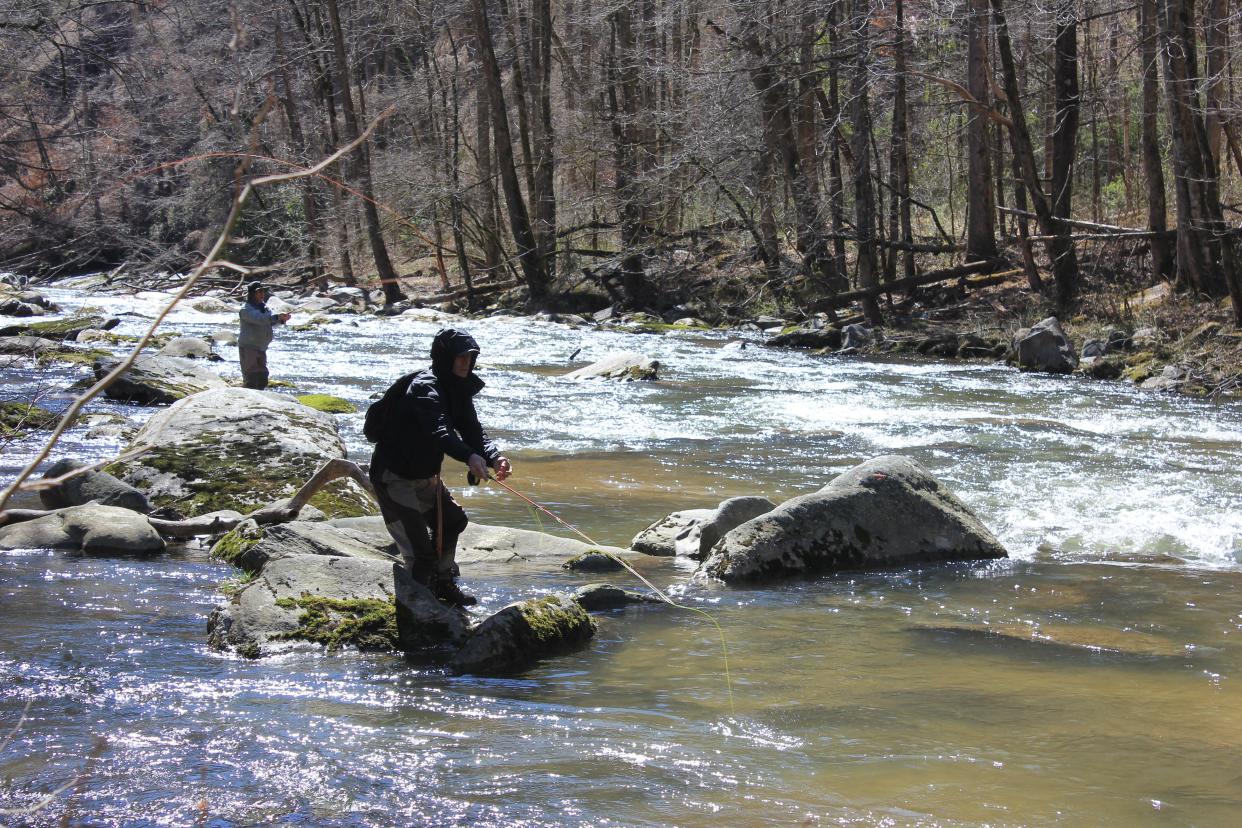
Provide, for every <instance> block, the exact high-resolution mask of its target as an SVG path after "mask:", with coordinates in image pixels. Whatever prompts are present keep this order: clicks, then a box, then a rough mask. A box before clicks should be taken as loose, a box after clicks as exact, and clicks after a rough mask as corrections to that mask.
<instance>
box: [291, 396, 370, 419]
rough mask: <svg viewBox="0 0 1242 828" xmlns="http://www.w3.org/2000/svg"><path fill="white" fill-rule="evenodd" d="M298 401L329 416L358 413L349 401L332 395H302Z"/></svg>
mask: <svg viewBox="0 0 1242 828" xmlns="http://www.w3.org/2000/svg"><path fill="white" fill-rule="evenodd" d="M296 399H297V401H298V402H300V403H301V404H302V405H305V406H307V407H309V408H313V409H315V410H316V411H323V412H325V413H328V414H355V413H357V411H358V409H357V408H355V407H354V405H353V403H351V402H349V400H343V399H341V398H340V397H334V396H332V395H331V394H302V395H301V396H299V397H296Z"/></svg>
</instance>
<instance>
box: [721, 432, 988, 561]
mask: <svg viewBox="0 0 1242 828" xmlns="http://www.w3.org/2000/svg"><path fill="white" fill-rule="evenodd" d="M1006 556H1007V553H1006V552H1005V549H1004V547H1002V546H1001V545H1000V542H999V541H997V540H996V538H995V537H993V536H992V533H991V532H989V531H988V530H987V528H986V527H985V526H984V525H983V524H982V523H981V522H980V521H979V519H978V518H977V517H976V516H975V515H974V514H973V513H972V512H971V511H970V510H969V509H968V508H967V507H966V505H965V504H963V503H962V502H961V501H960V500H958V499H957V498H956V497H955V496H954V495H953V494H952V493H951V492H950V491H949V490H948V489H946V488H945V487H944V486H943V485H942V484H941V483H940V482H939V481H938V480H936V478H934V477H933V476H932V475H931V473H930V472H928V471H927V470H926V469H924V468H923V467H922V466H920V465H919V464H918V463H916V462H915V461H913V460H911V459H910V458H907V457H900V456H887V457H877V458H875V459H873V460H869V461H867V462H866V463H862V464H860V465H858V466H855V467H854V468H852V469H850V470H849V471H846V472H845V473H843V474H841V475H840V476H839V477H837V478H836V479H834V480H833V481H832V482H830V483H829V484H828V485H827V486H825V487H824V488H822V489H820V490H819V491H818V492H815V493H813V494H809V495H803V496H801V497H795V498H793V499H792V500H787V501H785V502H784V503H782V504H781V505H780V506H778V507H777V508H775V509H773V510H772V511H770V512H768V513H767V514H764V515H760V516H759V517H757V518H754V519H753V520H749V521H747V522H745V523H743V524H741V525H740V526H738V527H737V528H736V529H733V530H732V531H730V532H729V533H727V534H726V535H725V536H724V537H723V538H722V539H721V540H720V542H719V543H717V544H716V545H715V547H713V549H712V551H711V554H710V556H709V557H708V559H707V560H706V561H705V562H704V563H703V565H702V566H701V567H700V568H699V571H700V572H703V573H705V574H707V575H709V576H711V577H714V578H719V579H721V580H723V581H726V582H729V583H738V582H745V581H757V580H761V579H765V578H775V577H788V576H793V575H812V574H821V573H828V572H836V571H840V570H855V569H868V568H889V567H894V566H913V565H918V564H925V563H939V562H943V561H957V560H980V559H988V558H1003V557H1006Z"/></svg>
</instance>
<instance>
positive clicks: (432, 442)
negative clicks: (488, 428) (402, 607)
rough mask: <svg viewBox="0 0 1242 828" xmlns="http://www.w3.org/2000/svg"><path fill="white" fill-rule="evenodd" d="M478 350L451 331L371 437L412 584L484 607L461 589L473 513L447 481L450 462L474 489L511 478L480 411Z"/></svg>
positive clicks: (370, 423) (377, 478) (371, 420)
mask: <svg viewBox="0 0 1242 828" xmlns="http://www.w3.org/2000/svg"><path fill="white" fill-rule="evenodd" d="M478 356H479V346H478V343H476V342H475V341H474V338H473V337H471V336H470V335H469V334H468V333H466V332H465V331H459V330H455V329H453V328H447V329H445V330H442V331H440V332H439V333H438V334H436V336H435V339H434V340H432V343H431V368H430V369H424V370H422V371H417V372H415V373H413V374H407V375H406V376H404V377H402V378H401V379H399V380H397V382H395V383H394V384H393V385H392V386H391V387H390V388H389V389H388V390H387V391H386V392H385V393H384V396H383V398H382V399H380V400H379V401H378V402H376V403H375V404H374V405H372V406H371V408H370V409H368V411H367V416H366V424H365V426H364V429H363V430H364V432H365V434H366V437H367V439H368V440H371V441H372V442H374V443H375V451H374V452H373V453H372V454H371V483H372V484H373V485H374V486H375V493H376V495H377V496H378V499H379V504H380V512H381V513H382V514H383V516H384V523H385V524H386V525H387V527H388V532H389V534H391V535H392V537H393V540H395V541H396V542H397V547H398V548H399V549H400V550H401V557H402V560H403V561H404V562H405V566H406V569H407V570H408V571H409V573H410V576H411V577H412V578H413V579H414V580H416V581H418V582H419V583H421V584H423V585H425V586H427V587H429V588H430V589H431V591H432V593H434V594H435V596H436V597H437V598H438V599H440V600H441V601H443V602H445V603H446V604H451V605H453V606H458V607H466V606H471V605H473V604H476V603H478V602H477V601H476V599H475V598H474V597H473V596H471V595H467V594H465V593H463V592H462V591H461V589H460V588H459V587H458V586H457V582H456V579H457V576H458V574H459V572H458V568H457V563H456V562H455V560H454V558H455V557H456V554H457V537H458V535H460V534H461V533H462V530H463V529H465V528H466V523H467V522H468V520H467V518H466V512H465V510H463V509H462V508H461V506H459V505H458V504H457V501H455V500H453V496H452V494H450V493H449V490H448V489H447V488H446V487H445V486H444V483H443V481H442V480H441V479H440V467H441V465H442V464H443V462H444V455H446V454H447V455H448V456H449V457H452V458H453V459H454V460H459V461H461V462H462V463H465V464H466V467H467V468H468V469H469V471H470V477H471V482H477V481H479V480H485V479H487V478H488V477H489V473H488V469H493V470H494V472H495V477H496V479H497V480H504V479H505V478H506V477H508V476H509V473H510V472H511V471H512V467H511V466H510V464H509V461H508V459H506V458H505V457H504V456H502V455H501V453H500V450H499V449H497V448H496V446H495V445H494V444H493V443H492V441H491V440H490V439H489V438H488V436H487V434H486V432H484V431H483V427H482V426H481V425H480V424H479V417H478V414H476V413H475V410H474V396H475V394H478V393H479V391H480V390H481V389H482V388H483V380H481V379H479V378H478V376H476V375H475V373H474V364H475V360H476V359H477V358H478Z"/></svg>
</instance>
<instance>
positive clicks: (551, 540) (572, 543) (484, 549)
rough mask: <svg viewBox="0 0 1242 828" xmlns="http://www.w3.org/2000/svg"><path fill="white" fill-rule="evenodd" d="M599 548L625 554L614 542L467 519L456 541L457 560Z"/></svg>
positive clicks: (562, 554)
mask: <svg viewBox="0 0 1242 828" xmlns="http://www.w3.org/2000/svg"><path fill="white" fill-rule="evenodd" d="M600 549H602V550H604V551H607V552H611V553H612V554H614V555H619V556H621V557H628V556H629V555H628V553H627V551H626V550H624V549H619V548H618V547H615V546H591V545H590V544H586V543H583V542H582V541H579V540H574V539H573V538H562V537H558V536H557V535H547V534H544V533H543V532H532V531H530V530H529V529H510V528H508V527H504V526H486V525H483V524H478V523H471V524H469V525H468V526H467V527H466V531H464V532H462V534H461V537H460V538H459V539H458V541H457V562H458V563H459V564H468V563H510V562H513V561H519V560H523V559H527V560H534V559H538V558H557V559H558V560H561V561H564V560H568V559H570V558H574V557H576V556H578V555H582V554H585V553H587V552H590V551H591V550H600Z"/></svg>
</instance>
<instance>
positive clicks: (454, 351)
mask: <svg viewBox="0 0 1242 828" xmlns="http://www.w3.org/2000/svg"><path fill="white" fill-rule="evenodd" d="M462 354H473V356H474V359H471V360H470V370H471V372H473V371H474V363H475V360H476V359H478V356H479V343H477V342H475V341H474V337H473V336H471V335H470V334H468V333H466V332H465V331H459V330H457V329H456V328H445V329H444V330H442V331H440V332H439V333H438V334H436V337H435V339H433V340H431V371H432V373H434V374H435V375H436V377H437V378H439V379H450V378H452V377H455V376H456V375H455V374H454V373H453V362H454V361H455V360H456V359H457V357H459V356H461V355H462Z"/></svg>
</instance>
